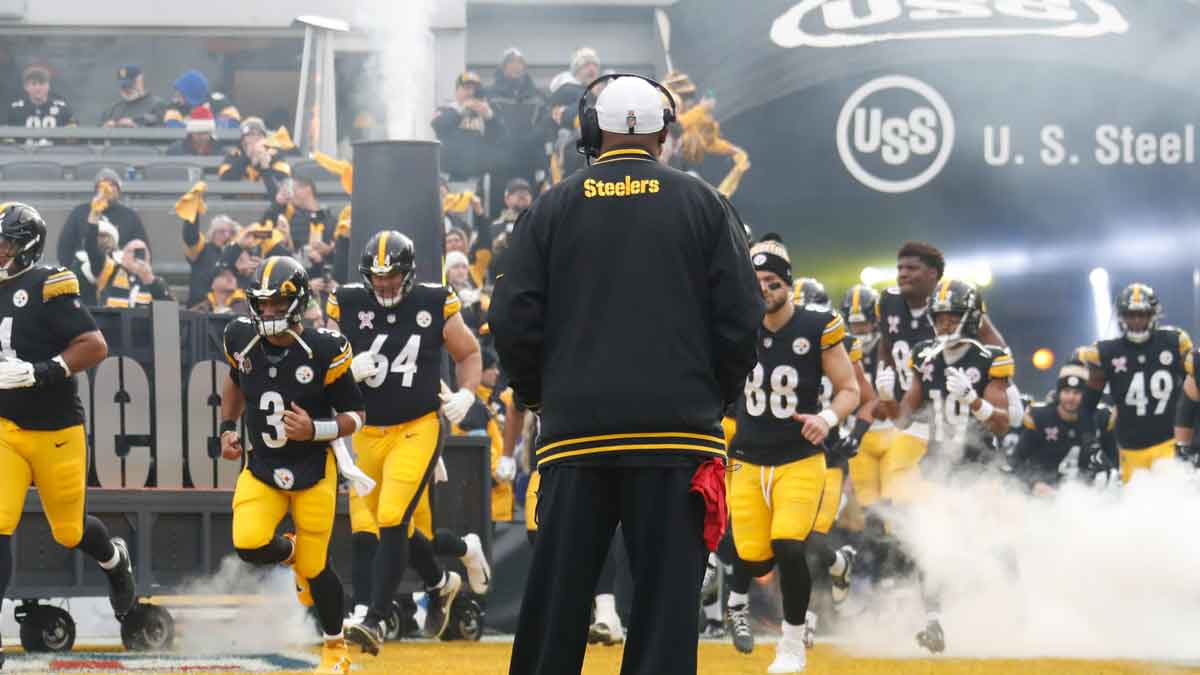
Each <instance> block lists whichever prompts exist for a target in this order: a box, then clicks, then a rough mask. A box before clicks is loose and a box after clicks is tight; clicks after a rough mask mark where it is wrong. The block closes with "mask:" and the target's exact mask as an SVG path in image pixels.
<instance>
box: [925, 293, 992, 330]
mask: <svg viewBox="0 0 1200 675" xmlns="http://www.w3.org/2000/svg"><path fill="white" fill-rule="evenodd" d="M938 314H958V315H960V316H962V323H960V324H959V326H958V330H957V331H955V332H954V334H953V335H946V336H938V338H939V339H945V340H946V341H949V340H956V339H958V338H976V337H979V325H980V324H981V323H982V322H983V296H981V295H980V294H979V290H978V289H977V288H975V286H974V285H973V284H969V283H967V282H965V281H961V280H959V279H942V280H941V281H939V282H938V284H937V286H935V287H934V289H933V295H931V296H929V319H930V320H933V319H934V318H935V317H936V316H937V315H938Z"/></svg>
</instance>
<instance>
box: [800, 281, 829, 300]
mask: <svg viewBox="0 0 1200 675" xmlns="http://www.w3.org/2000/svg"><path fill="white" fill-rule="evenodd" d="M792 300H793V301H794V302H795V303H796V304H797V305H828V304H829V293H827V292H825V285H824V284H822V283H821V282H819V281H817V280H816V279H814V278H812V277H800V278H799V279H797V280H796V283H794V284H792Z"/></svg>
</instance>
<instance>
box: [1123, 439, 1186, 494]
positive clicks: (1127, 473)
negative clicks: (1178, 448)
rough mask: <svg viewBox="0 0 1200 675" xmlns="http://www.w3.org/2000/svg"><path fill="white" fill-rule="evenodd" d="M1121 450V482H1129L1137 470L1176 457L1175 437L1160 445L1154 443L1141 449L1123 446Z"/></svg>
mask: <svg viewBox="0 0 1200 675" xmlns="http://www.w3.org/2000/svg"><path fill="white" fill-rule="evenodd" d="M1119 452H1120V456H1121V482H1122V483H1128V482H1129V479H1131V478H1133V474H1134V472H1135V471H1142V470H1144V469H1149V468H1150V467H1151V466H1154V463H1155V462H1157V461H1158V460H1160V459H1172V458H1174V457H1175V439H1173V438H1172V439H1170V440H1166V441H1163V442H1162V443H1159V444H1158V445H1152V446H1150V447H1148V448H1142V449H1140V450H1125V449H1124V448H1122V449H1121V450H1120V451H1119Z"/></svg>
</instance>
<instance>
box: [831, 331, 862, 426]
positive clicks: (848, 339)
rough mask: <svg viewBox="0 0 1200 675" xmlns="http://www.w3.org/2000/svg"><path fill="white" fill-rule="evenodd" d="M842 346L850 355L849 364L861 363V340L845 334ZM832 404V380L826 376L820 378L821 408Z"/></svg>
mask: <svg viewBox="0 0 1200 675" xmlns="http://www.w3.org/2000/svg"><path fill="white" fill-rule="evenodd" d="M842 346H843V347H845V348H846V353H847V354H849V355H850V363H851V364H854V363H861V362H863V360H864V359H863V349H862V340H859V339H858V338H856V337H854V336H853V335H851V334H849V333H846V336H845V337H843V338H842ZM831 403H833V380H830V379H829V377H828V376H827V375H822V376H821V407H822V408H828V407H829V404H831Z"/></svg>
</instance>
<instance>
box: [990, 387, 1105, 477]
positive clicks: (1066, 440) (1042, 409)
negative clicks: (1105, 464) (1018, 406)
mask: <svg viewBox="0 0 1200 675" xmlns="http://www.w3.org/2000/svg"><path fill="white" fill-rule="evenodd" d="M1116 421H1117V420H1116V417H1115V416H1114V415H1113V411H1112V409H1111V408H1109V407H1108V406H1105V405H1101V406H1100V407H1099V409H1097V411H1096V414H1095V415H1094V416H1093V418H1092V426H1091V427H1089V426H1087V425H1086V424H1085V422H1084V420H1083V419H1076V420H1074V421H1067V420H1064V419H1063V418H1062V417H1060V416H1059V414H1058V406H1057V405H1056V404H1054V403H1037V404H1034V405H1033V406H1031V407H1030V408H1029V410H1028V411H1026V413H1025V418H1024V420H1022V426H1021V438H1020V441H1019V442H1018V443H1017V450H1016V455H1015V457H1014V458H1013V471H1014V472H1015V473H1016V474H1017V475H1018V476H1020V477H1021V478H1023V479H1024V480H1026V481H1027V482H1028V483H1030V484H1032V483H1035V482H1041V483H1045V484H1047V485H1056V484H1058V482H1059V481H1060V480H1062V479H1063V478H1066V477H1071V476H1073V475H1075V474H1077V473H1078V471H1079V469H1080V466H1079V464H1080V462H1082V461H1083V460H1084V459H1085V458H1084V457H1081V456H1080V452H1081V450H1082V448H1083V444H1084V443H1088V442H1090V441H1092V440H1093V439H1099V440H1100V441H1101V443H1102V444H1103V445H1104V446H1105V447H1106V449H1108V448H1109V447H1110V446H1113V442H1112V441H1113V436H1112V431H1113V428H1114V427H1115V426H1116ZM1113 447H1114V448H1115V446H1113Z"/></svg>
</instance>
